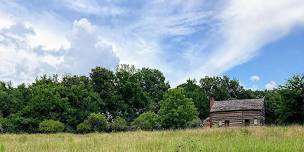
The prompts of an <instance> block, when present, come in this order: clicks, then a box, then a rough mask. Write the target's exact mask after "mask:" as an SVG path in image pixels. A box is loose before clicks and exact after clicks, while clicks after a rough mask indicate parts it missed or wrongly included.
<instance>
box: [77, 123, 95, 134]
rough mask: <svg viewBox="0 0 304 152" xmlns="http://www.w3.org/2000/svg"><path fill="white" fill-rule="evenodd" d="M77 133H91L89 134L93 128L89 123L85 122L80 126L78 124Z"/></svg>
mask: <svg viewBox="0 0 304 152" xmlns="http://www.w3.org/2000/svg"><path fill="white" fill-rule="evenodd" d="M76 131H77V133H82V134H83V133H89V132H91V131H92V128H91V126H90V125H89V124H88V123H86V122H83V123H80V124H78V125H77V130H76Z"/></svg>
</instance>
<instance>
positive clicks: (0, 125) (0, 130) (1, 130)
mask: <svg viewBox="0 0 304 152" xmlns="http://www.w3.org/2000/svg"><path fill="white" fill-rule="evenodd" d="M3 132H4V129H3V127H2V124H1V123H0V133H3Z"/></svg>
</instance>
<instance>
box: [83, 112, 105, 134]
mask: <svg viewBox="0 0 304 152" xmlns="http://www.w3.org/2000/svg"><path fill="white" fill-rule="evenodd" d="M85 122H86V123H88V124H89V125H90V126H91V128H92V130H93V131H99V132H101V131H105V130H106V129H107V125H108V122H107V119H106V117H105V115H104V114H101V113H91V114H90V115H89V116H88V118H87V120H85Z"/></svg>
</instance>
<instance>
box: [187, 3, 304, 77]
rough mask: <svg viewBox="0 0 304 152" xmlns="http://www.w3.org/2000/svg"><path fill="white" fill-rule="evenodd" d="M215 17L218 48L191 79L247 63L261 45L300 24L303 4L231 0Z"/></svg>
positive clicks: (302, 16) (301, 23)
mask: <svg viewBox="0 0 304 152" xmlns="http://www.w3.org/2000/svg"><path fill="white" fill-rule="evenodd" d="M286 16H288V17H286ZM217 18H218V20H219V21H220V27H219V29H218V31H219V32H218V35H219V36H220V37H219V39H220V41H219V42H216V43H218V44H220V45H219V47H218V48H216V49H214V50H213V51H212V52H211V53H210V54H209V55H207V56H204V58H208V59H207V60H206V61H203V62H201V63H199V64H200V66H199V68H197V70H196V69H193V71H192V72H191V74H190V75H191V76H193V77H201V76H202V75H209V74H219V73H223V72H225V71H227V70H229V69H230V68H232V67H234V66H236V65H239V64H242V63H244V62H246V61H248V60H250V59H251V58H252V57H254V56H255V55H256V54H257V53H258V50H259V49H260V48H261V47H262V46H264V45H265V44H268V43H270V42H273V41H275V40H278V39H280V38H282V37H283V36H285V35H287V34H288V32H289V31H290V30H291V29H292V28H293V27H294V26H296V25H303V24H304V20H303V18H304V1H298V0H268V1H264V0H254V1H248V0H231V1H229V2H228V3H227V7H226V8H224V10H223V11H222V12H221V13H220V14H219V15H218V17H217ZM221 37H222V38H221Z"/></svg>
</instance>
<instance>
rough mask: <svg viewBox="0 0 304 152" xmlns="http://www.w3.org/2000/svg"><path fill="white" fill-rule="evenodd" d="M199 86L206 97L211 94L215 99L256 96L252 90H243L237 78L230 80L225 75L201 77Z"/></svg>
mask: <svg viewBox="0 0 304 152" xmlns="http://www.w3.org/2000/svg"><path fill="white" fill-rule="evenodd" d="M200 86H201V88H202V89H203V90H204V91H205V92H206V94H207V96H208V97H211V96H212V97H214V98H215V100H228V99H251V98H256V96H255V95H254V94H253V93H252V91H250V90H245V89H244V87H243V86H241V85H240V83H239V81H238V80H231V79H230V78H229V77H227V76H222V77H218V76H216V77H205V78H202V79H201V80H200Z"/></svg>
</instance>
